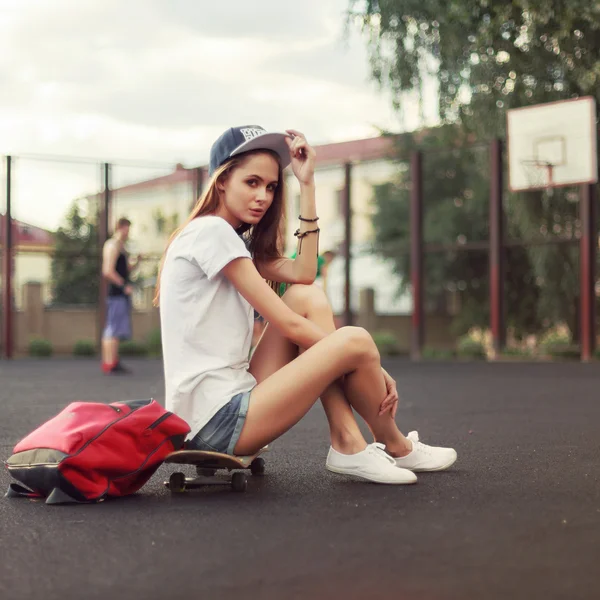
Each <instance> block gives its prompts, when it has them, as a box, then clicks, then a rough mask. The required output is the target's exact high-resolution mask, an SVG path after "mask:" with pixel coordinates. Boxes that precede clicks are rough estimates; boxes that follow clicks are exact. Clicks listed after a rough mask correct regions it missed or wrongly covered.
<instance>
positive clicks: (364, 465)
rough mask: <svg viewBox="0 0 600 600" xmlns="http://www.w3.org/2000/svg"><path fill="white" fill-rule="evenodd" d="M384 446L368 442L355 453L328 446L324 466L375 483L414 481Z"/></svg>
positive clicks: (415, 479) (335, 471)
mask: <svg viewBox="0 0 600 600" xmlns="http://www.w3.org/2000/svg"><path fill="white" fill-rule="evenodd" d="M384 448H385V446H384V445H383V444H377V443H375V444H369V445H368V446H367V447H366V448H365V449H364V450H363V451H362V452H358V453H357V454H341V453H340V452H338V451H337V450H334V449H333V448H329V454H328V455H327V462H326V463H325V466H326V468H327V469H328V470H329V471H331V472H333V473H340V474H342V475H353V476H355V477H360V478H362V479H366V480H367V481H374V482H375V483H389V484H395V485H399V484H403V483H415V482H416V481H417V476H416V475H415V474H414V473H412V472H411V471H407V470H406V469H399V468H398V467H397V466H396V461H395V460H394V459H393V458H392V457H391V456H390V455H389V454H387V453H386V452H385V450H384Z"/></svg>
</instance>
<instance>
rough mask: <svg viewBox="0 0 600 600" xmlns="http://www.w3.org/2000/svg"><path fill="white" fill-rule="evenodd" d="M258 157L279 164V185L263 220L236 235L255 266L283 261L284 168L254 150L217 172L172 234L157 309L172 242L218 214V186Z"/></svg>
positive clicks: (157, 289) (154, 302) (272, 154)
mask: <svg viewBox="0 0 600 600" xmlns="http://www.w3.org/2000/svg"><path fill="white" fill-rule="evenodd" d="M256 154H269V155H270V156H272V157H273V158H275V159H276V160H277V164H278V165H279V173H278V176H279V178H278V184H277V187H276V188H275V193H274V195H273V202H272V203H271V206H270V207H269V209H268V210H267V212H266V213H265V214H264V216H263V218H262V219H261V220H260V221H259V222H258V223H257V224H256V225H254V226H250V225H247V224H242V226H241V227H240V228H239V229H237V233H238V234H240V235H242V234H243V237H244V240H245V242H246V244H247V247H248V250H249V251H250V254H251V255H252V258H253V260H254V261H255V263H256V262H258V261H263V260H265V259H268V260H271V259H277V258H281V257H282V256H283V244H284V239H283V236H284V231H285V190H284V181H283V171H282V169H281V164H280V163H279V157H278V156H277V154H276V153H275V152H272V151H270V150H255V151H252V152H245V153H244V154H240V155H239V156H234V157H233V158H231V159H230V160H228V161H227V162H226V163H225V164H223V165H221V166H220V167H219V168H218V169H217V170H216V171H215V173H214V174H213V176H212V178H211V180H210V181H209V182H208V186H207V187H206V190H204V192H203V193H202V195H201V196H200V198H198V200H197V202H196V204H195V205H194V208H193V209H192V212H191V213H190V215H189V217H188V218H187V219H186V220H185V222H184V223H183V224H182V225H181V226H179V227H178V228H177V229H176V230H175V231H174V232H173V233H172V234H171V237H170V238H169V242H168V243H167V247H166V248H165V252H164V254H163V256H162V259H161V261H160V267H159V269H158V277H157V279H156V293H155V295H154V301H153V304H154V306H158V305H159V302H160V279H161V275H162V269H163V265H164V263H165V257H166V255H167V250H168V249H169V246H170V245H171V243H172V242H173V240H174V239H175V238H176V237H177V236H178V235H179V234H180V233H181V231H182V230H183V229H184V228H185V227H186V226H187V225H189V224H190V223H191V222H192V221H193V220H194V219H196V218H197V217H203V216H206V215H212V214H215V213H216V212H217V210H218V208H219V205H220V198H219V191H218V189H217V182H223V181H224V180H226V179H227V178H228V177H229V176H230V175H231V174H232V173H233V172H234V171H235V169H237V168H238V167H240V166H242V165H243V164H244V163H245V162H246V161H247V160H248V158H249V157H250V156H252V155H256ZM269 285H270V286H271V287H272V288H273V289H274V290H275V291H277V289H278V287H279V283H278V282H276V281H269Z"/></svg>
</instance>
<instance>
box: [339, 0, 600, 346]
mask: <svg viewBox="0 0 600 600" xmlns="http://www.w3.org/2000/svg"><path fill="white" fill-rule="evenodd" d="M349 14H350V19H351V21H353V20H356V19H358V20H359V22H360V23H361V24H362V26H363V28H364V30H365V31H367V32H368V33H369V34H370V37H369V47H370V50H371V65H372V73H373V77H374V78H375V79H376V80H377V81H379V83H380V84H381V85H382V86H384V87H387V88H389V89H390V90H391V91H392V93H393V98H394V104H395V105H396V107H397V108H398V109H399V110H402V101H403V97H404V92H407V91H413V92H414V91H416V92H418V93H419V94H421V95H422V90H423V86H424V83H425V81H426V80H427V78H434V79H435V80H436V81H437V84H438V89H439V115H440V118H441V120H442V123H452V124H455V125H456V126H457V127H460V128H461V129H462V130H463V132H464V133H465V135H468V134H472V135H473V136H474V138H475V139H479V140H489V139H491V138H493V137H498V136H504V134H505V122H506V114H505V113H506V110H507V109H508V108H513V107H519V106H524V105H529V104H537V103H541V102H547V101H553V100H562V99H567V98H573V97H579V96H583V95H592V96H594V97H596V99H597V100H599V99H600V85H598V84H599V83H600V59H599V58H598V52H597V48H598V46H599V44H600V25H599V24H600V4H598V3H597V2H589V0H574V1H572V2H569V3H565V2H563V1H562V0H512V1H511V2H505V1H502V2H492V1H491V0H461V1H460V2H458V1H456V0H450V1H448V2H441V1H439V0H419V1H418V2H417V1H414V0H365V1H362V2H357V1H356V0H351V1H350V11H349ZM465 156H466V155H465ZM457 168H458V167H457ZM505 208H506V211H507V218H508V237H509V238H511V239H512V240H522V241H524V242H535V244H531V243H528V244H527V245H524V246H523V247H521V248H519V247H518V246H516V247H515V246H512V247H511V248H510V249H509V250H508V251H507V254H508V255H510V258H511V267H517V268H519V269H521V270H523V267H524V266H526V267H527V269H526V270H525V271H524V272H523V273H521V276H520V277H519V278H518V279H521V280H522V283H525V284H526V286H525V290H527V291H529V292H531V294H530V295H529V296H527V297H526V298H525V299H526V300H527V304H529V305H530V310H531V312H532V314H531V318H530V319H529V321H531V323H530V325H529V327H534V326H536V325H537V324H538V322H540V323H542V324H543V325H545V326H548V325H551V324H552V323H553V322H555V321H557V320H564V321H567V322H568V323H569V326H570V328H571V330H572V332H573V333H574V334H576V333H577V327H576V321H577V311H576V306H577V299H578V286H577V285H576V283H577V280H576V279H577V278H576V274H577V262H578V254H577V251H576V248H575V247H574V244H573V242H574V241H575V240H576V239H577V236H578V233H579V232H578V227H579V223H578V214H577V212H578V210H577V209H578V207H577V203H576V202H574V201H573V190H569V189H560V190H556V191H555V192H554V194H553V195H549V194H546V193H542V192H537V193H528V194H509V195H507V198H506V202H505ZM441 217H442V218H440V222H441V223H442V225H443V226H446V225H445V224H446V223H449V222H448V221H447V220H445V219H444V218H443V215H441ZM448 227H449V232H450V233H453V230H452V227H451V224H448ZM540 242H549V243H548V244H546V245H540ZM550 242H551V243H550ZM556 242H561V243H558V244H557V243H556ZM523 258H526V259H527V260H526V261H525V263H522V262H520V261H521V260H522V259H523ZM517 259H519V260H517ZM527 270H528V272H527ZM512 275H513V273H512V272H511V271H509V281H508V282H507V285H509V286H510V277H511V276H512ZM574 284H575V285H574ZM515 291H516V290H514V289H513V290H511V289H508V290H507V300H508V302H509V307H508V311H509V320H510V319H512V320H513V321H514V320H515V315H514V311H515V310H518V308H519V307H518V305H520V304H522V303H523V300H524V296H523V291H524V290H521V292H520V293H519V292H518V291H517V292H516V293H515ZM532 294H533V295H532ZM533 300H535V303H532V301H533ZM536 313H539V314H538V316H537V317H535V314H536ZM473 319H474V321H478V318H477V314H474V315H473ZM516 321H517V322H522V321H523V320H522V319H521V318H518V317H517V318H516Z"/></svg>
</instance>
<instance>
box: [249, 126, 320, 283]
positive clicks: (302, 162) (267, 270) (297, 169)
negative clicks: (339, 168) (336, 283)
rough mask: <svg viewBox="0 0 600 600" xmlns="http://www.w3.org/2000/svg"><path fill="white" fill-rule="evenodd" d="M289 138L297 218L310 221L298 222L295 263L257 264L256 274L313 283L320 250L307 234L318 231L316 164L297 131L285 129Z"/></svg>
mask: <svg viewBox="0 0 600 600" xmlns="http://www.w3.org/2000/svg"><path fill="white" fill-rule="evenodd" d="M287 133H288V134H290V138H286V142H287V144H288V146H289V148H290V157H291V159H292V170H293V172H294V175H295V176H296V178H297V179H298V182H299V183H300V215H299V216H301V217H302V218H303V219H312V221H310V220H309V221H299V223H300V225H299V227H298V234H299V237H298V250H297V252H296V258H295V259H293V260H292V259H289V258H280V259H276V260H272V261H269V262H263V263H258V264H257V268H258V271H259V273H260V274H261V275H262V276H263V277H264V278H265V279H269V280H270V281H281V282H283V283H305V284H310V283H313V282H314V280H315V277H316V276H317V250H318V247H319V234H318V232H316V233H309V234H308V235H303V234H304V233H306V232H308V231H315V230H316V229H318V227H319V223H318V221H317V220H316V219H317V208H316V205H315V177H314V171H315V160H316V152H315V150H314V148H312V147H311V146H310V144H309V143H308V142H307V141H306V139H305V138H304V135H302V134H301V133H300V132H299V131H296V130H294V129H288V130H287Z"/></svg>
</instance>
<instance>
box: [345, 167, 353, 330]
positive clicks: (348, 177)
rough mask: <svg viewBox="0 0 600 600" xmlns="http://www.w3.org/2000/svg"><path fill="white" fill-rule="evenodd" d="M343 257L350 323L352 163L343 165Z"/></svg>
mask: <svg viewBox="0 0 600 600" xmlns="http://www.w3.org/2000/svg"><path fill="white" fill-rule="evenodd" d="M344 258H345V260H346V264H345V285H344V325H352V322H353V318H352V304H351V292H352V281H351V277H350V272H351V269H350V267H351V262H352V165H351V163H346V164H345V165H344Z"/></svg>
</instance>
